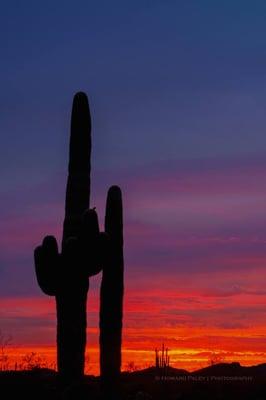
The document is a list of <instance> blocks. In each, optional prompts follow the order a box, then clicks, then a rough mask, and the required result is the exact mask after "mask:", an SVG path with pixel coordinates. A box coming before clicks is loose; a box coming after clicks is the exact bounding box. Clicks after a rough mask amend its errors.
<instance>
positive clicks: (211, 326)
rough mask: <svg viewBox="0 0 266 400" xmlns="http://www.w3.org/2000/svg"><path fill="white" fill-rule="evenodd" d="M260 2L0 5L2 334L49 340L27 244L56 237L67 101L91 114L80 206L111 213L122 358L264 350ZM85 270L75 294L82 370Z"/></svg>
mask: <svg viewBox="0 0 266 400" xmlns="http://www.w3.org/2000/svg"><path fill="white" fill-rule="evenodd" d="M265 20H266V3H265V1H263V0H261V1H259V0H253V1H252V2H250V1H245V0H241V1H240V0H230V1H229V0H223V1H218V0H217V1H216V0H214V1H213V0H209V1H207V0H200V1H198V0H189V1H187V0H180V1H179V0H176V1H174V0H161V1H159V0H153V1H152V0H142V1H138V0H135V1H118V0H114V1H107V0H106V1H102V0H99V1H97V2H96V1H87V0H86V1H85V0H84V1H79V0H77V1H76V2H73V1H58V2H54V1H50V0H47V1H45V2H34V1H30V0H28V1H26V2H21V1H9V2H4V3H3V4H2V5H1V12H0V31H1V35H0V44H1V62H0V71H1V74H0V79H1V86H0V87H1V90H0V134H1V146H0V153H1V154H0V167H1V169H0V170H1V208H0V221H1V223H0V236H1V240H0V331H2V332H4V333H5V334H11V335H12V337H13V344H12V347H11V348H10V360H12V362H15V361H18V362H19V360H20V359H21V358H22V356H23V355H24V354H26V353H29V352H31V351H35V352H37V353H38V354H41V355H44V356H45V357H46V359H47V360H49V362H52V361H53V360H54V352H55V321H56V320H55V305H54V300H53V298H48V297H47V296H45V295H44V294H43V293H42V292H41V290H40V289H39V287H38V285H37V283H36V278H35V274H34V266H33V249H34V247H36V245H38V244H39V242H40V241H41V240H42V237H43V236H44V235H46V234H54V235H55V236H56V237H57V238H58V240H59V241H60V238H61V233H62V222H63V216H64V215H63V211H64V196H65V184H66V172H67V156H68V140H69V123H70V112H71V103H72V97H73V95H74V93H75V92H76V91H79V90H83V91H85V92H86V93H87V94H88V96H89V100H90V106H91V112H92V123H93V132H92V135H93V155H92V167H93V173H92V202H91V206H96V208H97V210H98V212H99V215H100V219H101V222H102V221H103V212H104V203H105V196H106V192H107V189H108V187H109V186H110V185H111V184H118V185H120V186H121V188H122V190H123V194H124V217H125V273H126V275H125V287H126V292H125V317H124V338H123V366H124V367H126V365H127V363H128V362H130V361H134V362H135V364H136V365H137V366H138V367H143V366H146V365H150V364H152V363H153V359H154V348H155V347H159V346H160V345H161V343H162V342H164V343H165V345H166V346H167V347H169V349H170V357H171V358H170V361H171V365H173V366H175V367H178V368H179V367H180V368H188V369H190V370H192V369H196V368H200V367H202V366H206V365H207V364H208V363H209V359H210V357H212V355H213V353H217V354H220V355H221V357H222V358H223V359H225V360H226V361H228V362H229V361H240V362H241V364H245V365H250V364H257V363H261V362H265V361H266V110H265V109H266V50H265V49H266V24H265ZM99 284H100V277H96V278H93V279H92V280H91V289H90V291H89V299H88V337H87V341H88V346H87V351H88V364H87V371H88V372H93V373H98V328H97V327H98V296H99Z"/></svg>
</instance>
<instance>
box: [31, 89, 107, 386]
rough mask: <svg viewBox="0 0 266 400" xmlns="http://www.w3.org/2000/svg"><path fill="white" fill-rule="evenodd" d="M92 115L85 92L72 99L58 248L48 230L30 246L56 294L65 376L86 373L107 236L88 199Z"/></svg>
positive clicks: (40, 276)
mask: <svg viewBox="0 0 266 400" xmlns="http://www.w3.org/2000/svg"><path fill="white" fill-rule="evenodd" d="M90 154H91V118H90V110H89V104H88V99H87V96H86V95H85V94H84V93H82V92H80V93H77V94H76V95H75V97H74V100H73V107H72V116H71V136H70V152H69V167H68V180H67V189H66V202H65V219H64V227H63V239H62V251H61V253H59V251H58V245H57V242H56V239H55V238H54V237H53V236H46V237H45V238H44V240H43V243H42V245H41V246H39V247H37V248H36V249H35V252H34V258H35V269H36V275H37V280H38V283H39V286H40V288H41V289H42V290H43V292H44V293H45V294H47V295H50V296H55V298H56V309H57V362H58V371H59V374H60V375H62V376H63V377H64V378H71V379H75V378H79V377H81V376H82V375H83V374H84V359H85V347H86V325H87V321H86V301H87V292H88V288H89V279H88V278H89V277H90V276H92V275H95V274H97V273H98V272H100V271H101V269H102V266H103V263H104V260H103V257H105V256H106V251H107V247H106V244H107V238H106V235H105V234H104V233H100V232H99V224H98V217H97V213H96V211H95V210H91V209H89V204H90V169H91V167H90Z"/></svg>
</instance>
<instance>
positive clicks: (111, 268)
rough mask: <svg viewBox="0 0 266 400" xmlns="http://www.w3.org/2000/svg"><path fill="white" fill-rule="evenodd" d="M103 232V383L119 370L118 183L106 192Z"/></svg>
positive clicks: (121, 267)
mask: <svg viewBox="0 0 266 400" xmlns="http://www.w3.org/2000/svg"><path fill="white" fill-rule="evenodd" d="M105 232H106V234H107V235H108V238H109V256H108V261H107V263H106V264H105V265H104V266H103V272H102V283H101V294H100V372H101V377H102V380H103V381H104V382H105V383H110V382H112V383H115V382H116V381H117V379H118V377H119V375H120V370H121V344H122V318H123V293H124V259H123V209H122V194H121V190H120V188H119V187H118V186H112V187H111V188H110V189H109V191H108V195H107V203H106V215H105Z"/></svg>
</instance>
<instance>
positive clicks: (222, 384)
mask: <svg viewBox="0 0 266 400" xmlns="http://www.w3.org/2000/svg"><path fill="white" fill-rule="evenodd" d="M0 388H1V398H8V399H10V400H13V399H18V398H25V399H28V400H32V399H40V400H44V399H49V400H55V399H56V400H58V399H62V400H63V399H73V400H74V399H75V400H79V399H80V400H83V399H90V400H100V399H102V398H103V397H102V392H101V385H100V380H99V378H98V377H93V376H86V377H85V378H84V381H83V382H82V383H74V382H73V383H72V384H70V385H69V386H67V387H65V388H64V389H62V388H60V385H59V384H58V381H57V374H56V372H54V371H51V370H46V369H40V370H33V371H16V372H15V371H6V372H0ZM120 392H121V400H160V399H162V400H190V399H191V400H194V399H195V400H196V399H197V400H201V399H202V400H203V399H207V400H209V399H210V400H227V399H228V400H233V399H234V400H235V399H243V400H265V398H266V364H260V365H257V366H253V367H242V366H240V364H238V363H232V364H225V363H223V364H217V365H213V366H211V367H207V368H203V369H201V370H198V371H196V372H193V373H189V372H187V371H185V370H179V369H175V368H171V367H169V371H168V375H167V377H166V378H163V377H162V379H160V376H159V375H158V369H156V368H155V367H151V368H147V369H145V370H141V371H135V372H131V373H127V372H124V373H122V375H121V388H120ZM4 393H7V394H8V397H5V396H7V395H4ZM2 395H3V396H2ZM105 398H108V397H105Z"/></svg>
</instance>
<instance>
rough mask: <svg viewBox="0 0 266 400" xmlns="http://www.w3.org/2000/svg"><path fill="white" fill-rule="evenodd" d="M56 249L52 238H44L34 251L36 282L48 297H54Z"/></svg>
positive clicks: (56, 262) (54, 240)
mask: <svg viewBox="0 0 266 400" xmlns="http://www.w3.org/2000/svg"><path fill="white" fill-rule="evenodd" d="M58 259H59V254H58V247H57V242H56V239H55V238H54V237H53V236H46V237H45V238H44V240H43V243H42V245H41V246H38V247H37V248H36V249H35V251H34V260H35V271H36V276H37V281H38V284H39V286H40V288H41V289H42V291H43V292H44V293H45V294H47V295H48V296H55V293H56V288H57V283H58V268H57V264H58Z"/></svg>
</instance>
